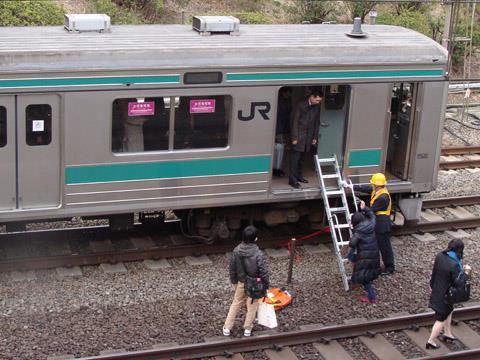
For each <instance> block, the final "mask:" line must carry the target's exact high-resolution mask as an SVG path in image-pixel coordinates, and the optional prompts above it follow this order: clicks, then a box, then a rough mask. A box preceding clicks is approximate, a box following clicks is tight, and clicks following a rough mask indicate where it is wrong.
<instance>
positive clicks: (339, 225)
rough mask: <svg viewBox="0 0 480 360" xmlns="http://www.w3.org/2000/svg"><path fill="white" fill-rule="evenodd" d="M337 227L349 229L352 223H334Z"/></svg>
mask: <svg viewBox="0 0 480 360" xmlns="http://www.w3.org/2000/svg"><path fill="white" fill-rule="evenodd" d="M333 226H334V227H335V229H348V228H349V227H350V224H338V225H333ZM347 244H348V241H347Z"/></svg>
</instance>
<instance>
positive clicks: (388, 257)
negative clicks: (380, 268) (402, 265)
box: [375, 232, 395, 272]
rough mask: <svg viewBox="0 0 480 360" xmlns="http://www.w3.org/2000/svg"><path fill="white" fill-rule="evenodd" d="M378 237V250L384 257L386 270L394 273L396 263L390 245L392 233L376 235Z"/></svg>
mask: <svg viewBox="0 0 480 360" xmlns="http://www.w3.org/2000/svg"><path fill="white" fill-rule="evenodd" d="M375 236H376V237H377V243H378V248H379V249H380V254H381V255H382V261H383V264H384V265H385V270H386V271H390V272H393V271H395V261H394V258H393V249H392V244H391V243H390V232H386V233H375Z"/></svg>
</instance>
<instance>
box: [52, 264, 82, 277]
mask: <svg viewBox="0 0 480 360" xmlns="http://www.w3.org/2000/svg"><path fill="white" fill-rule="evenodd" d="M55 271H56V272H57V275H58V276H60V277H68V276H82V275H83V273H82V269H80V267H79V266H72V267H70V268H66V267H58V268H56V269H55Z"/></svg>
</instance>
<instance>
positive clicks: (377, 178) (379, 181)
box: [370, 173, 387, 186]
mask: <svg viewBox="0 0 480 360" xmlns="http://www.w3.org/2000/svg"><path fill="white" fill-rule="evenodd" d="M370 184H372V185H375V186H385V185H387V179H386V178H385V175H383V174H382V173H376V174H373V175H372V178H371V179H370Z"/></svg>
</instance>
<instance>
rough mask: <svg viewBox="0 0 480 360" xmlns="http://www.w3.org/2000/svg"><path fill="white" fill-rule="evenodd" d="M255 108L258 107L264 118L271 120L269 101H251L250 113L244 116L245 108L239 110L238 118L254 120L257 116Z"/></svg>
mask: <svg viewBox="0 0 480 360" xmlns="http://www.w3.org/2000/svg"><path fill="white" fill-rule="evenodd" d="M255 108H258V113H259V114H260V115H262V118H263V120H270V118H269V117H268V113H269V111H270V103H269V102H263V101H261V102H251V103H250V114H248V115H247V116H243V110H238V120H242V121H249V120H252V119H253V118H254V116H255Z"/></svg>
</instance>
